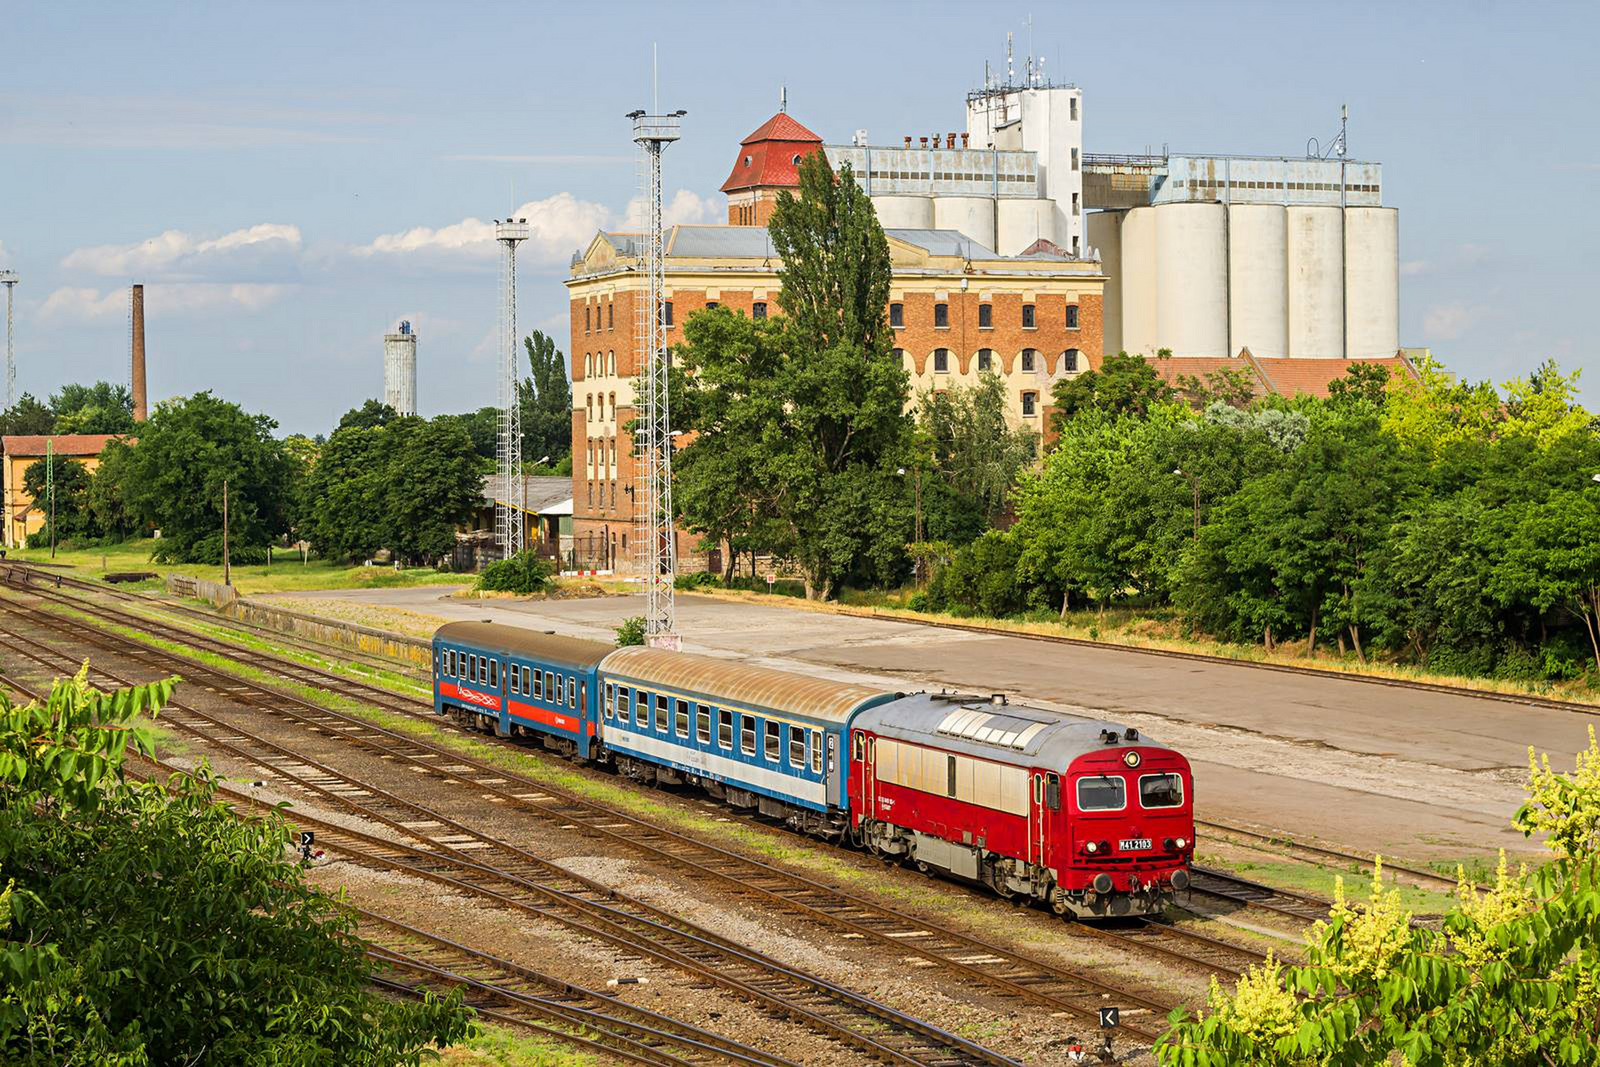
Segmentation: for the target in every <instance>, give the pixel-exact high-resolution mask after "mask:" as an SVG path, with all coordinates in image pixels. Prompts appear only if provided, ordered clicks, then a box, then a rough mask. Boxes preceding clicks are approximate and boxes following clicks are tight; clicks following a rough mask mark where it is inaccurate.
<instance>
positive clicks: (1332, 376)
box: [1146, 348, 1417, 397]
mask: <svg viewBox="0 0 1600 1067" xmlns="http://www.w3.org/2000/svg"><path fill="white" fill-rule="evenodd" d="M1146 361H1147V362H1148V363H1149V364H1150V366H1151V367H1153V368H1154V369H1155V372H1156V373H1157V374H1159V375H1160V376H1161V378H1162V379H1163V380H1164V381H1165V382H1166V383H1167V384H1168V385H1171V386H1173V387H1176V386H1177V384H1178V379H1179V378H1180V377H1191V378H1198V379H1200V381H1201V382H1202V383H1204V382H1205V380H1206V375H1208V374H1213V373H1215V372H1217V371H1220V370H1231V371H1238V372H1241V373H1243V374H1244V375H1245V376H1246V377H1247V378H1248V379H1249V380H1250V382H1251V384H1252V385H1253V386H1254V388H1255V394H1256V395H1257V396H1266V395H1268V394H1276V395H1278V396H1298V395H1300V394H1301V393H1310V394H1311V395H1313V396H1320V397H1326V396H1327V395H1328V384H1329V383H1330V382H1333V381H1335V380H1337V379H1339V378H1343V377H1344V376H1345V375H1346V374H1348V373H1349V371H1350V367H1351V366H1352V365H1353V364H1356V363H1367V364H1372V365H1375V366H1379V367H1386V368H1388V371H1389V374H1390V376H1391V377H1396V376H1402V375H1403V376H1406V377H1411V378H1415V377H1416V374H1417V372H1416V369H1415V368H1414V367H1412V366H1411V362H1410V361H1409V360H1407V359H1406V358H1405V357H1404V356H1402V355H1398V354H1397V355H1393V356H1388V357H1385V358H1382V359H1337V358H1336V359H1304V358H1293V357H1270V358H1269V357H1261V356H1255V355H1252V354H1251V352H1250V350H1249V349H1248V348H1243V349H1240V350H1239V355H1238V356H1236V357H1232V358H1228V357H1223V356H1173V357H1172V358H1170V359H1147V360H1146Z"/></svg>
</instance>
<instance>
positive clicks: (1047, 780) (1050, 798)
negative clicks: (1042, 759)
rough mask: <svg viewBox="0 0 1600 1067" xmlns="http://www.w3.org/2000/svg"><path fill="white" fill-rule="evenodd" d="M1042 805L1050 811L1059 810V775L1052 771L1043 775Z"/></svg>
mask: <svg viewBox="0 0 1600 1067" xmlns="http://www.w3.org/2000/svg"><path fill="white" fill-rule="evenodd" d="M1044 806H1045V807H1047V808H1049V809H1050V810H1051V811H1060V810H1061V776H1060V775H1059V774H1056V773H1055V772H1054V771H1051V772H1049V773H1047V774H1046V775H1045V776H1044Z"/></svg>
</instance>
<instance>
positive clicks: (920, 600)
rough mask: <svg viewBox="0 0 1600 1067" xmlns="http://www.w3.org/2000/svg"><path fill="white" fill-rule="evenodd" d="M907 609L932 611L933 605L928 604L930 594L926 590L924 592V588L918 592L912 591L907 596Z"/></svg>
mask: <svg viewBox="0 0 1600 1067" xmlns="http://www.w3.org/2000/svg"><path fill="white" fill-rule="evenodd" d="M906 609H907V610H908V611H932V610H933V609H932V608H931V607H929V606H928V594H927V593H926V592H923V591H922V590H918V591H917V592H915V593H912V594H911V595H910V596H908V597H906Z"/></svg>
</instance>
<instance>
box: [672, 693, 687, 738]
mask: <svg viewBox="0 0 1600 1067" xmlns="http://www.w3.org/2000/svg"><path fill="white" fill-rule="evenodd" d="M673 710H674V711H675V712H676V714H675V715H674V724H673V725H675V726H676V727H677V734H678V736H679V737H688V736H689V702H688V701H687V700H680V701H678V702H677V707H676V708H674V709H673Z"/></svg>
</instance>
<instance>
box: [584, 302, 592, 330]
mask: <svg viewBox="0 0 1600 1067" xmlns="http://www.w3.org/2000/svg"><path fill="white" fill-rule="evenodd" d="M590 314H591V312H590V310H589V305H588V304H585V305H583V332H584V333H588V332H589V329H590V327H589V315H590Z"/></svg>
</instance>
